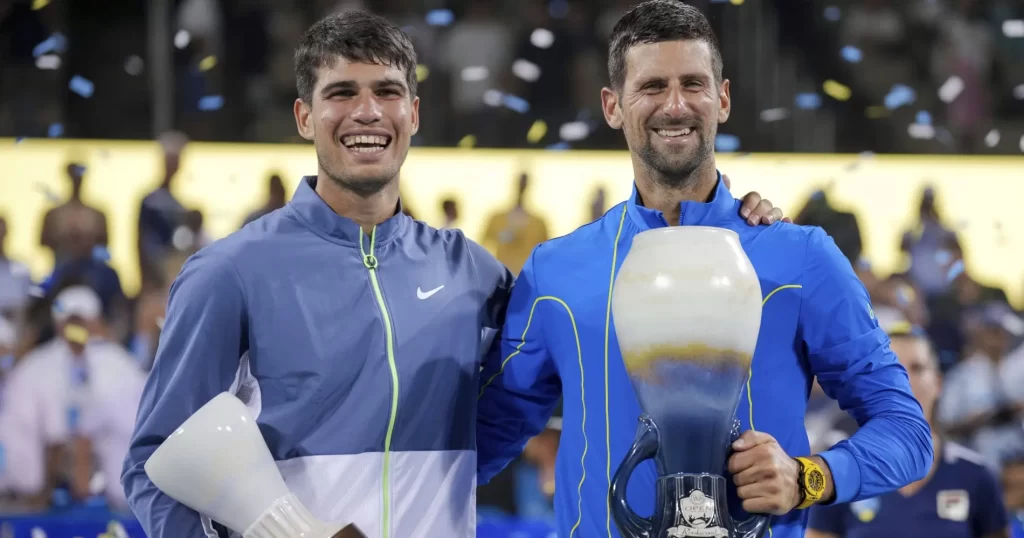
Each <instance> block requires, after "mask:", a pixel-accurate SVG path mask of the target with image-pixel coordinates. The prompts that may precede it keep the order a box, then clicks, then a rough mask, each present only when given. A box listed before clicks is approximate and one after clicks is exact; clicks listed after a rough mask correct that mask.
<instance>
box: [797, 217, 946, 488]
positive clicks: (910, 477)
mask: <svg viewBox="0 0 1024 538" xmlns="http://www.w3.org/2000/svg"><path fill="white" fill-rule="evenodd" d="M802 286H803V290H802V291H803V295H802V301H801V305H800V331H801V336H802V339H803V343H804V345H805V346H806V353H807V357H808V359H809V362H810V367H811V369H812V371H813V373H814V375H815V376H817V378H818V383H819V384H820V385H821V388H822V389H824V391H825V393H826V394H828V395H829V397H831V398H833V399H835V400H837V401H838V402H839V405H840V407H842V408H843V410H845V411H847V412H848V413H850V414H851V415H852V416H853V417H854V418H855V419H856V420H857V423H858V424H859V425H860V428H859V429H858V431H857V432H856V433H854V434H853V435H852V436H851V437H850V438H849V439H847V440H844V441H841V442H839V443H837V444H836V445H835V446H834V447H832V448H831V449H829V450H827V451H825V452H823V453H821V454H820V456H821V457H822V458H823V459H824V460H825V462H826V463H828V466H829V468H830V469H831V471H832V477H833V479H834V481H835V491H836V499H835V502H836V503H846V502H850V501H855V500H860V499H866V498H871V497H875V496H878V495H881V494H883V493H887V492H889V491H892V490H895V489H898V488H900V487H903V486H905V485H907V484H910V483H911V482H915V481H917V480H920V479H922V478H924V477H925V475H926V474H927V473H928V470H929V469H930V468H931V464H932V457H933V451H932V439H931V430H930V428H929V426H928V423H927V422H926V421H925V418H924V414H923V413H922V411H921V406H920V404H918V402H917V400H916V399H915V398H914V395H913V393H912V392H911V390H910V381H909V379H908V377H907V371H906V370H905V369H904V368H903V366H901V365H900V363H899V361H898V360H897V358H896V355H895V354H894V353H893V352H892V350H890V349H889V338H888V336H887V335H886V334H885V332H884V331H883V330H882V329H881V328H880V327H879V326H878V321H877V320H876V319H875V314H874V311H873V310H872V309H871V300H870V299H869V297H868V294H867V291H866V290H865V289H864V286H863V285H861V283H860V281H859V280H858V279H857V276H856V275H855V274H854V272H853V269H852V267H850V263H849V261H847V259H846V258H845V257H844V256H843V254H842V253H841V252H840V251H839V248H838V247H836V244H835V242H833V241H832V239H831V238H830V237H829V236H828V235H826V234H825V232H824V231H822V230H821V229H815V230H814V231H813V232H812V233H811V236H810V238H809V240H808V244H807V254H806V257H805V262H804V270H803V278H802Z"/></svg>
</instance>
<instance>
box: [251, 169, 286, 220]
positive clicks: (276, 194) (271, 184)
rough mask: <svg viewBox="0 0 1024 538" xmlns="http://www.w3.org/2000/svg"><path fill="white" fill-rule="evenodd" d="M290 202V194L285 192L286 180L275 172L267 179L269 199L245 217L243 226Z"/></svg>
mask: <svg viewBox="0 0 1024 538" xmlns="http://www.w3.org/2000/svg"><path fill="white" fill-rule="evenodd" d="M287 202H288V196H287V194H285V190H284V181H282V180H281V176H280V175H278V174H273V175H271V176H270V179H268V180H267V201H266V202H265V203H264V204H263V206H262V207H260V208H259V209H256V210H253V212H252V213H249V214H248V215H246V217H245V222H243V223H242V226H245V225H246V224H249V223H250V222H252V221H254V220H256V219H258V218H260V217H262V216H263V215H266V214H267V213H270V212H272V211H277V210H278V209H281V208H282V207H284V204H286V203H287Z"/></svg>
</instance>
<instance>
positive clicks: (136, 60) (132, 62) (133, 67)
mask: <svg viewBox="0 0 1024 538" xmlns="http://www.w3.org/2000/svg"><path fill="white" fill-rule="evenodd" d="M143 65H144V64H143V63H142V58H140V57H138V56H137V55H135V54H132V55H131V56H129V57H128V59H127V60H125V61H124V71H125V73H128V74H129V75H131V76H133V77H137V76H139V75H141V74H142V67H143Z"/></svg>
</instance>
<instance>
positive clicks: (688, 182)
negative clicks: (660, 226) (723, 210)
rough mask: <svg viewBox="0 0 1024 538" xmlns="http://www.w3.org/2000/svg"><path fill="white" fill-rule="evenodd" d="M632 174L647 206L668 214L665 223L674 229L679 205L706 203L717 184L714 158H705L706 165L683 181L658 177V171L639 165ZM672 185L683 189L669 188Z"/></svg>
mask: <svg viewBox="0 0 1024 538" xmlns="http://www.w3.org/2000/svg"><path fill="white" fill-rule="evenodd" d="M633 174H634V176H635V177H636V190H637V192H638V193H640V199H641V200H642V201H643V204H644V207H647V208H649V209H656V210H658V211H661V213H662V214H663V215H665V220H666V221H668V223H669V224H670V225H672V226H675V225H677V224H679V205H680V204H682V203H683V202H701V203H703V202H707V201H708V198H710V197H711V193H713V192H714V191H715V187H716V186H717V185H718V171H717V170H716V168H715V159H714V158H710V159H706V160H705V162H704V164H702V165H701V166H700V167H699V168H697V169H696V170H694V171H693V172H691V173H690V176H689V177H687V178H685V179H684V180H682V181H678V180H671V181H665V180H663V179H661V178H659V177H658V175H660V174H659V173H658V172H655V171H653V170H650V169H649V168H648V167H646V166H643V167H640V166H637V164H636V163H634V165H633ZM672 183H674V184H678V185H680V186H678V187H669V186H667V184H672Z"/></svg>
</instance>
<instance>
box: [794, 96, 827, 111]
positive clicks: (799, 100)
mask: <svg viewBox="0 0 1024 538" xmlns="http://www.w3.org/2000/svg"><path fill="white" fill-rule="evenodd" d="M795 102H796V107H797V108H800V109H803V110H817V109H818V108H820V107H821V96H820V95H818V94H816V93H798V94H796V101H795Z"/></svg>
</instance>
